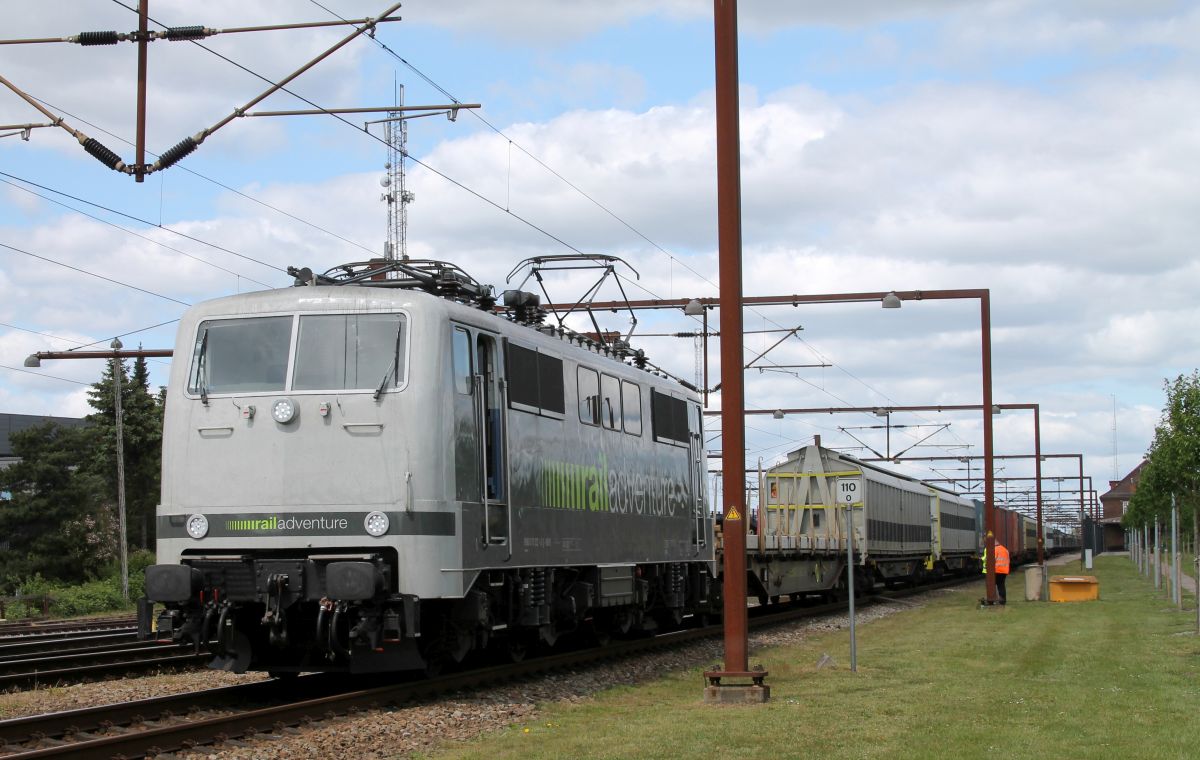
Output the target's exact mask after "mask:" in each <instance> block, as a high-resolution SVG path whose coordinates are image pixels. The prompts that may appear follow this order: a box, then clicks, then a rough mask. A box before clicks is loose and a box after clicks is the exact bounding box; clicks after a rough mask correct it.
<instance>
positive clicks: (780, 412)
mask: <svg viewBox="0 0 1200 760" xmlns="http://www.w3.org/2000/svg"><path fill="white" fill-rule="evenodd" d="M771 416H772V417H774V418H775V419H777V420H781V419H783V418H784V416H785V415H784V413H783V410H782V409H776V410H775V411H774V412H772V413H771Z"/></svg>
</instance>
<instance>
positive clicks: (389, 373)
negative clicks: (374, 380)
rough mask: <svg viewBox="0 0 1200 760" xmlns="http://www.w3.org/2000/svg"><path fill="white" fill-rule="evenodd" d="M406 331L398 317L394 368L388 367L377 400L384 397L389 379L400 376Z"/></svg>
mask: <svg viewBox="0 0 1200 760" xmlns="http://www.w3.org/2000/svg"><path fill="white" fill-rule="evenodd" d="M403 331H404V320H403V319H400V318H399V317H396V347H395V348H394V349H393V351H392V366H390V367H388V371H387V372H385V373H384V375H383V380H382V381H380V383H379V387H378V388H376V389H375V400H376V401H378V400H379V397H380V396H382V395H383V389H384V388H386V387H387V384H388V378H390V377H391V376H392V375H393V374H395V375H396V376H397V378H398V377H399V376H400V336H401V334H402V333H403Z"/></svg>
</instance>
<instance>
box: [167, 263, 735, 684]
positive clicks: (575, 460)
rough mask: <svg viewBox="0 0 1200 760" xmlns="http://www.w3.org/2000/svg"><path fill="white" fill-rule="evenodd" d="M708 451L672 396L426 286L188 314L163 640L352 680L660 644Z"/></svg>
mask: <svg viewBox="0 0 1200 760" xmlns="http://www.w3.org/2000/svg"><path fill="white" fill-rule="evenodd" d="M484 305H485V306H487V305H490V304H489V303H488V302H485V303H484ZM702 441H703V438H702V431H701V415H700V412H699V406H698V404H697V402H696V398H695V396H694V394H690V393H687V392H685V391H684V390H683V389H682V388H681V386H679V385H678V384H676V383H674V382H671V381H669V380H666V379H663V378H660V377H657V376H655V375H652V374H651V373H649V372H646V371H644V370H641V369H637V368H636V367H633V366H630V365H629V364H626V363H625V362H623V361H620V360H619V358H618V357H616V356H614V355H613V354H612V352H611V351H610V350H608V349H606V348H603V347H598V346H596V345H595V344H593V343H592V342H590V341H587V340H586V339H584V338H580V337H578V336H574V337H573V338H572V337H571V336H570V335H565V336H564V334H563V333H562V332H561V331H557V330H554V329H551V328H547V327H539V326H537V325H536V324H533V323H530V324H518V323H516V322H514V321H510V320H509V319H505V318H502V317H499V316H497V315H495V314H493V313H492V312H491V310H490V309H487V308H480V307H478V306H471V305H467V304H464V303H460V302H458V301H456V300H454V299H449V298H445V297H439V296H438V295H434V294H431V293H428V292H425V291H424V290H421V289H411V288H407V289H406V288H386V287H368V286H366V285H336V286H334V285H317V286H309V287H295V288H287V289H281V290H275V291H268V292H262V293H251V294H245V295H239V296H232V297H228V298H222V299H218V300H214V301H211V302H207V303H204V304H201V305H198V306H196V307H193V308H192V309H190V310H189V311H188V312H187V313H186V314H185V315H184V317H183V319H182V320H181V322H180V326H179V332H178V339H177V348H176V352H175V361H174V364H173V366H172V371H171V378H170V386H169V389H168V393H167V406H166V416H165V423H164V430H163V480H162V483H163V485H162V502H161V505H160V507H159V513H158V523H157V528H158V563H159V564H157V565H154V566H152V567H150V568H149V569H148V570H147V574H146V591H147V598H148V600H149V601H150V602H152V603H156V604H158V605H161V609H160V613H159V614H158V616H157V618H156V620H157V629H158V635H159V636H160V637H165V636H167V635H168V634H169V635H171V636H172V637H173V638H175V639H176V640H191V641H195V642H196V643H197V645H198V646H200V645H204V646H207V647H209V648H210V649H212V650H213V651H214V652H215V653H216V655H217V657H216V658H215V659H214V666H216V667H221V668H225V669H229V670H234V671H237V672H241V671H244V670H247V669H255V670H269V671H272V672H279V673H286V672H295V671H301V670H303V671H309V670H350V671H354V672H363V671H372V670H394V669H410V668H421V667H429V666H430V665H431V664H436V663H438V662H440V661H443V660H459V659H461V658H463V657H464V656H465V655H466V654H467V653H468V652H469V651H471V650H472V649H477V648H482V647H485V646H488V645H496V646H501V647H503V648H505V649H507V650H508V652H509V653H510V654H512V655H514V656H520V655H521V654H522V653H523V651H524V650H525V649H526V648H527V647H529V646H530V645H533V644H536V643H538V642H544V643H548V644H552V643H554V640H555V639H556V638H557V637H558V636H559V635H560V634H562V633H564V632H568V631H580V630H584V631H593V632H595V633H596V634H597V635H600V636H605V635H608V634H610V633H614V632H617V633H619V632H623V631H628V630H630V629H631V628H636V629H651V628H653V627H655V626H656V625H658V624H661V623H664V622H669V621H678V620H679V619H680V618H681V617H682V616H683V615H685V614H687V613H688V612H690V611H694V610H703V609H707V608H709V607H710V606H711V605H712V603H713V602H712V600H711V599H710V598H709V597H710V593H711V591H712V585H713V582H712V578H713V575H714V554H713V540H712V531H713V526H712V521H711V519H710V518H709V516H708V514H707V509H706V507H705V498H704V483H705V478H704V474H703V467H704V456H703V451H702ZM147 614H148V611H147Z"/></svg>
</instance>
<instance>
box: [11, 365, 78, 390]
mask: <svg viewBox="0 0 1200 760" xmlns="http://www.w3.org/2000/svg"><path fill="white" fill-rule="evenodd" d="M0 369H7V370H10V371H12V372H23V373H25V374H26V375H33V376H34V377H46V378H49V379H51V380H62V381H63V382H64V383H75V384H76V385H87V386H91V385H92V384H91V383H85V382H83V381H82V380H72V379H71V378H69V377H59V376H58V375H46V374H43V373H41V372H30V371H29V370H27V369H21V368H20V367H10V366H8V365H7V364H0Z"/></svg>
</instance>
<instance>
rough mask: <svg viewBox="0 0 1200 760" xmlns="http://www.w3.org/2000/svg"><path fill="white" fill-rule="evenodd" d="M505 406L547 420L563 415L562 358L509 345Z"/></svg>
mask: <svg viewBox="0 0 1200 760" xmlns="http://www.w3.org/2000/svg"><path fill="white" fill-rule="evenodd" d="M507 346H508V350H507V351H506V352H505V359H506V361H507V362H508V364H507V372H508V405H509V406H510V407H512V408H513V409H519V410H520V411H523V412H532V413H533V414H541V415H544V416H547V417H558V418H561V417H562V416H563V413H564V410H565V408H566V406H565V400H564V398H563V368H562V359H559V358H557V357H554V356H550V355H549V354H543V353H541V352H540V351H535V350H534V349H532V348H525V347H524V346H519V345H517V344H516V343H512V342H509V343H508V344H507Z"/></svg>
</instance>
